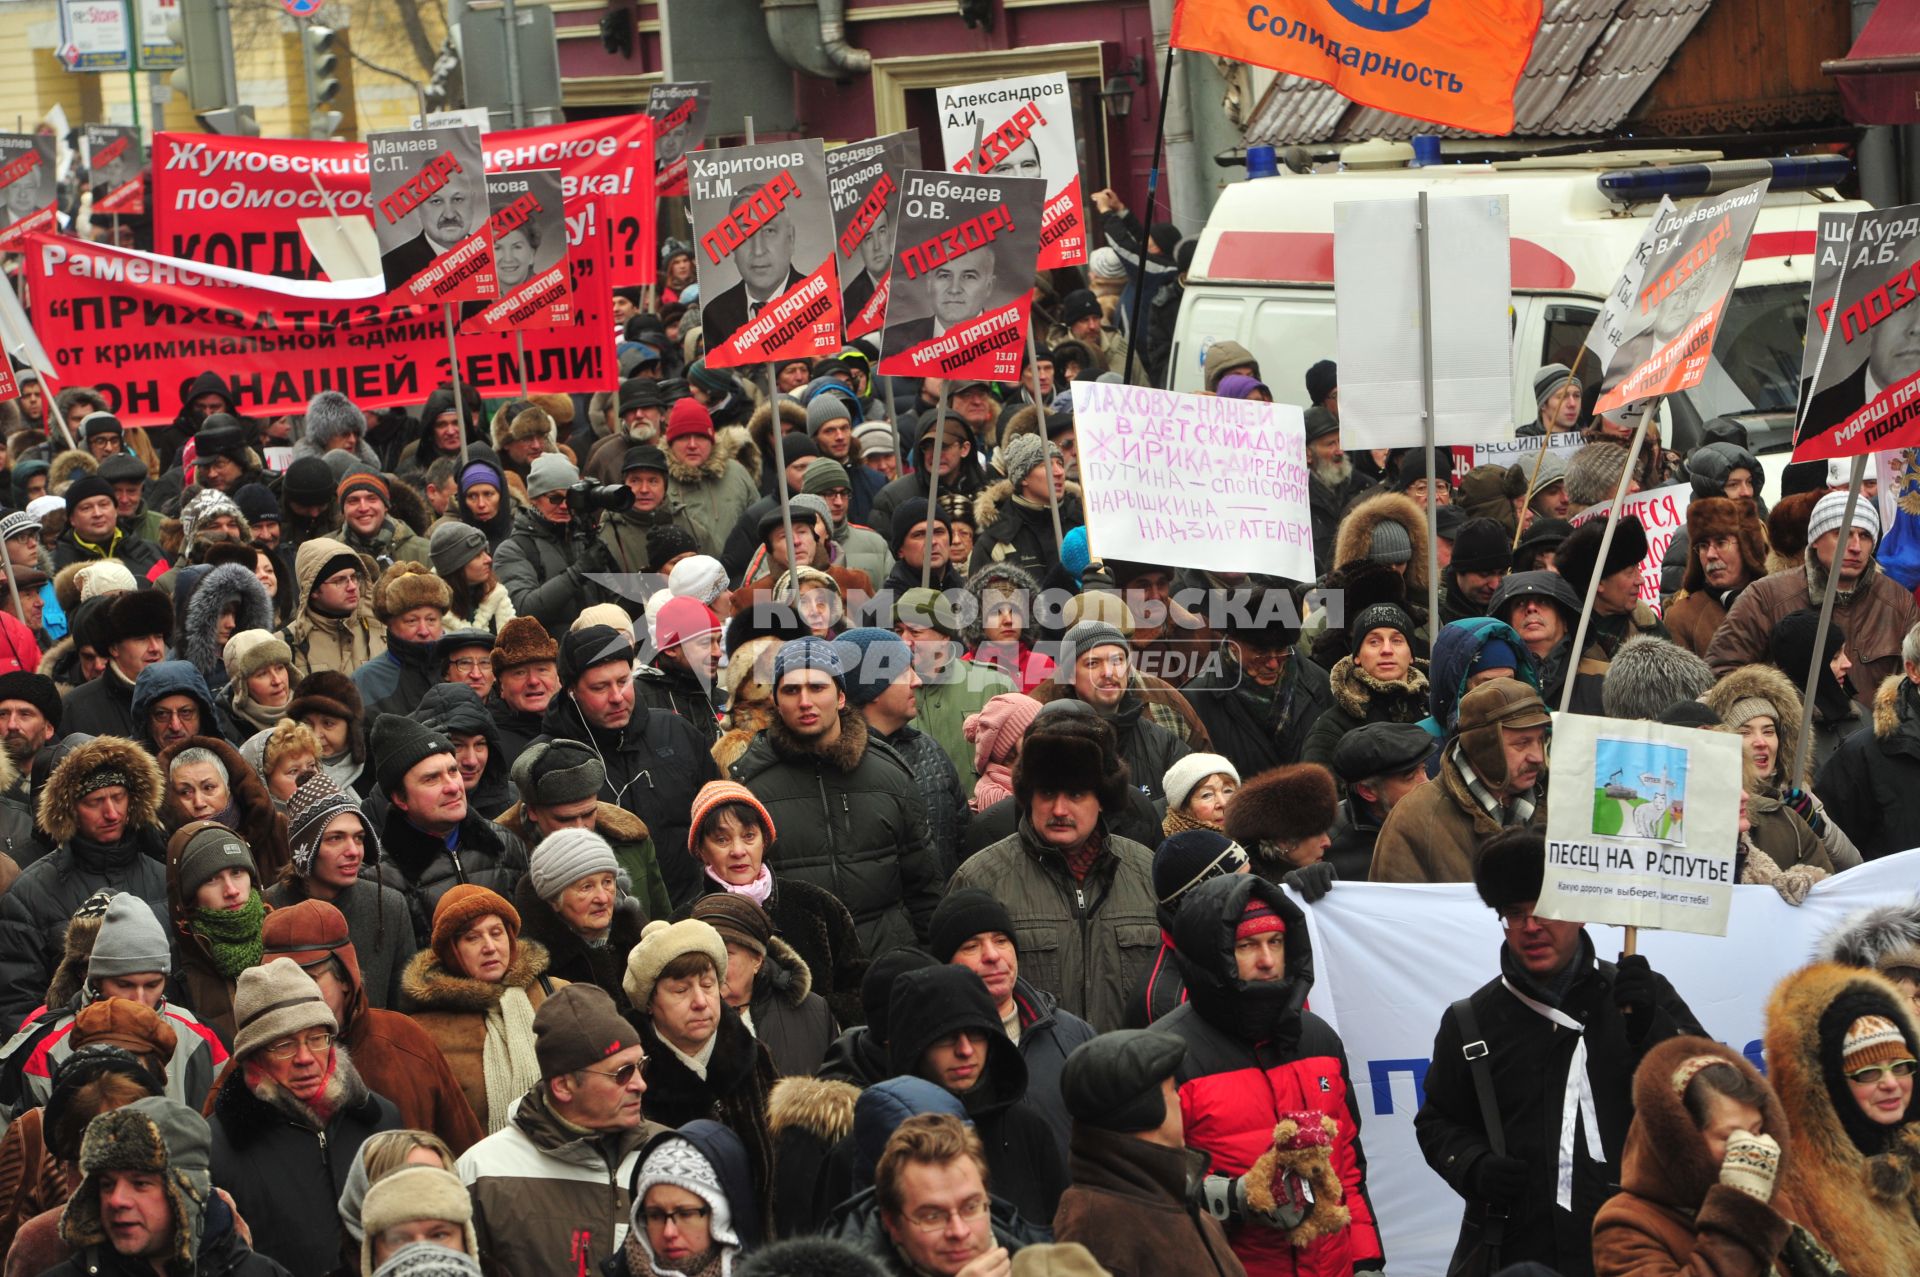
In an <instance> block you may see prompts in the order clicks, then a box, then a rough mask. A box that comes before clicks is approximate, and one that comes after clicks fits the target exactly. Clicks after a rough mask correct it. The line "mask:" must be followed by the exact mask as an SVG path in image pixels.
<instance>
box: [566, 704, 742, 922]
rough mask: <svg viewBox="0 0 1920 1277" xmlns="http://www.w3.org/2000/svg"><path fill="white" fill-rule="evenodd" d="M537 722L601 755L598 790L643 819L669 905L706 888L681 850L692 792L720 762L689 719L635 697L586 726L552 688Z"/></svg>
mask: <svg viewBox="0 0 1920 1277" xmlns="http://www.w3.org/2000/svg"><path fill="white" fill-rule="evenodd" d="M541 726H542V727H543V728H544V729H545V730H544V733H543V735H544V736H545V737H547V738H553V739H561V740H577V741H579V742H580V743H581V744H583V745H585V746H587V747H588V748H589V749H591V750H593V751H594V752H595V753H596V754H598V755H599V756H600V761H601V762H602V763H604V764H605V765H606V768H607V778H606V780H605V781H604V782H602V784H601V786H600V798H601V800H602V801H603V802H609V803H612V804H613V805H614V806H615V807H624V808H626V809H627V810H628V811H630V812H632V813H633V814H634V815H636V816H638V817H640V819H641V820H642V821H644V822H646V826H647V831H648V832H649V833H651V834H652V835H653V854H654V858H655V859H656V860H658V861H659V862H660V876H661V878H662V879H664V880H665V882H666V884H667V894H668V895H669V896H671V897H672V898H673V904H674V907H675V908H676V909H684V908H686V907H687V906H689V905H691V904H692V903H693V902H694V901H695V900H698V899H699V898H700V897H701V896H703V895H705V894H706V887H705V885H703V884H704V883H705V882H706V875H705V873H704V872H703V871H702V870H701V867H700V862H699V861H697V860H695V859H694V858H693V857H692V856H690V855H688V854H687V833H688V822H689V820H690V819H691V816H692V812H693V800H694V796H695V795H697V794H698V793H699V792H700V787H701V786H702V785H704V784H706V783H707V782H708V781H710V780H719V779H720V765H719V764H718V763H716V762H714V761H713V754H712V752H711V750H710V748H709V747H708V745H707V744H706V742H705V741H704V740H703V739H702V738H701V736H700V733H699V732H698V731H696V730H695V729H694V727H693V724H691V723H689V722H688V721H687V720H686V719H684V718H681V717H680V716H679V715H678V714H670V713H668V712H667V711H665V710H658V709H655V710H642V709H641V708H639V706H637V705H636V706H635V707H634V711H633V717H632V718H631V719H630V720H628V722H627V725H626V727H624V728H622V729H621V730H619V731H617V732H607V731H601V730H600V729H598V728H590V727H588V726H587V724H586V720H585V719H583V718H581V716H580V711H579V710H578V709H577V708H575V706H574V703H573V701H572V700H571V699H569V698H568V697H567V696H566V694H565V693H557V694H555V696H554V698H553V701H552V702H551V703H550V704H549V705H548V706H547V714H546V717H545V718H544V719H542V720H541ZM776 819H778V818H777V817H776Z"/></svg>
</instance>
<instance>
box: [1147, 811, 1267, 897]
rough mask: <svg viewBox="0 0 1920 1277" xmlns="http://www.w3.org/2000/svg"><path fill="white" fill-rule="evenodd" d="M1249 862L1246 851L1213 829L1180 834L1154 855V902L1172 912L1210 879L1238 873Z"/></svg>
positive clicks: (1164, 844)
mask: <svg viewBox="0 0 1920 1277" xmlns="http://www.w3.org/2000/svg"><path fill="white" fill-rule="evenodd" d="M1249 860H1250V857H1249V856H1248V855H1247V849H1246V848H1245V847H1242V846H1241V845H1240V844H1239V843H1237V842H1235V841H1234V840H1233V839H1231V838H1229V837H1227V836H1226V835H1225V834H1222V833H1218V832H1216V831H1214V830H1212V829H1189V830H1186V831H1184V832H1182V833H1177V834H1175V835H1174V836H1173V837H1171V838H1169V839H1167V840H1166V841H1165V842H1163V843H1161V844H1160V846H1159V848H1158V849H1157V850H1156V851H1155V852H1154V853H1153V894H1154V898H1155V899H1156V900H1158V901H1159V902H1160V905H1161V907H1162V908H1165V909H1172V908H1174V907H1175V906H1176V905H1178V904H1179V902H1180V899H1181V897H1182V896H1185V895H1186V894H1187V892H1189V891H1191V890H1193V888H1195V887H1197V886H1199V885H1200V884H1201V883H1203V882H1205V881H1206V880H1207V879H1209V878H1215V877H1218V876H1219V875H1221V874H1232V873H1239V872H1240V867H1241V866H1242V865H1245V864H1247V863H1248V862H1249Z"/></svg>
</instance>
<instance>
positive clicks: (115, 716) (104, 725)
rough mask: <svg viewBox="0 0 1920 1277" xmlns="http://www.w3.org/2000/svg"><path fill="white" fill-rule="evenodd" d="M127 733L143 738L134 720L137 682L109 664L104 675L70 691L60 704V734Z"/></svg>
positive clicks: (101, 674)
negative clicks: (135, 685)
mask: <svg viewBox="0 0 1920 1277" xmlns="http://www.w3.org/2000/svg"><path fill="white" fill-rule="evenodd" d="M75 733H84V734H85V735H88V736H123V737H125V738H126V739H128V740H139V739H140V733H139V732H138V731H136V730H135V729H134V723H133V684H132V683H129V682H127V680H125V679H124V678H121V677H120V676H119V674H117V673H116V672H115V671H114V669H113V667H112V666H111V665H109V666H108V667H107V668H106V669H104V670H102V671H101V672H100V677H98V678H96V679H91V680H89V681H87V682H85V683H82V684H80V686H78V687H76V688H74V689H73V690H72V691H71V692H68V693H67V695H66V699H65V700H64V701H63V702H62V704H61V706H60V734H61V735H63V736H71V735H74V734H75Z"/></svg>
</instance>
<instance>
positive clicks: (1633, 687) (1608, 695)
mask: <svg viewBox="0 0 1920 1277" xmlns="http://www.w3.org/2000/svg"><path fill="white" fill-rule="evenodd" d="M1713 682H1714V679H1713V671H1712V670H1711V669H1708V668H1707V663H1706V662H1705V661H1703V660H1701V659H1700V658H1699V657H1697V656H1695V655H1694V654H1693V653H1692V652H1689V651H1688V650H1687V649H1686V648H1684V647H1681V646H1680V645H1679V644H1677V643H1669V642H1668V641H1667V640H1665V639H1662V638H1655V637H1654V636H1653V635H1651V634H1642V635H1640V636H1638V637H1637V638H1631V639H1628V640H1627V641H1626V642H1625V643H1622V644H1621V645H1620V650H1619V651H1618V652H1615V653H1614V654H1613V663H1612V664H1611V665H1610V666H1609V667H1608V669H1607V678H1606V686H1605V687H1604V688H1603V690H1602V691H1601V693H1600V704H1601V708H1603V709H1604V710H1606V713H1607V717H1609V718H1638V719H1645V720H1647V721H1649V722H1651V721H1653V720H1654V719H1657V718H1659V717H1660V715H1661V713H1662V712H1663V711H1664V710H1665V709H1666V708H1667V706H1669V705H1672V704H1673V703H1674V702H1676V701H1692V700H1698V699H1699V698H1700V695H1701V694H1702V693H1703V692H1705V691H1706V690H1707V689H1708V688H1710V687H1712V686H1713Z"/></svg>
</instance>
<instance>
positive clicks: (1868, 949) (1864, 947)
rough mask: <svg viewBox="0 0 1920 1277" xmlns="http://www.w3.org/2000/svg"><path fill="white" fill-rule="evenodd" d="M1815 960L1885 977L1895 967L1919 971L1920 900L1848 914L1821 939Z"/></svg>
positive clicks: (1879, 906)
mask: <svg viewBox="0 0 1920 1277" xmlns="http://www.w3.org/2000/svg"><path fill="white" fill-rule="evenodd" d="M1815 956H1816V957H1817V958H1818V959H1819V960H1820V961H1822V962H1837V963H1839V964H1840V965H1841V966H1847V967H1859V968H1862V969H1864V970H1868V971H1879V972H1881V973H1882V974H1884V973H1885V972H1886V971H1888V970H1889V969H1890V968H1893V967H1914V968H1920V898H1916V899H1913V900H1909V901H1906V902H1905V903H1903V904H1897V905H1878V906H1876V907H1874V908H1872V909H1862V910H1861V911H1860V912H1858V913H1853V914H1848V915H1847V917H1846V918H1844V919H1843V920H1842V921H1841V923H1840V925H1839V926H1837V927H1835V928H1834V929H1833V930H1832V931H1829V932H1827V934H1826V935H1824V936H1822V937H1820V948H1819V951H1818V953H1816V954H1815Z"/></svg>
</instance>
